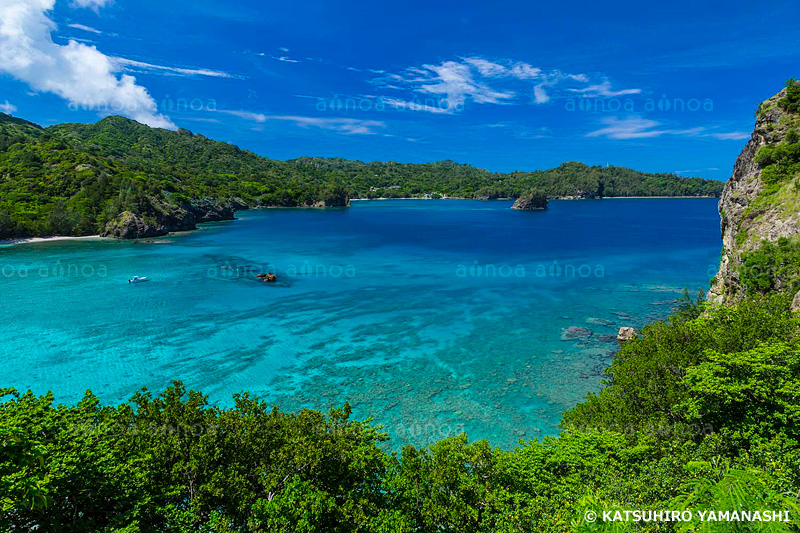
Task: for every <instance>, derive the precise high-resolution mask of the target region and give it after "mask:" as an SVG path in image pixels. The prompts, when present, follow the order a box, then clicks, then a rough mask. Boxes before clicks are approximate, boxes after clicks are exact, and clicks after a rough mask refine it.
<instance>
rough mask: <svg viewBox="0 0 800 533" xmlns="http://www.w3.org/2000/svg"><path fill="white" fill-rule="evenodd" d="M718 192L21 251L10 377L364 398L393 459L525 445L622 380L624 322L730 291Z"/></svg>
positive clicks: (381, 204) (324, 405)
mask: <svg viewBox="0 0 800 533" xmlns="http://www.w3.org/2000/svg"><path fill="white" fill-rule="evenodd" d="M716 202H717V201H716V200H714V199H604V200H580V201H551V202H550V207H549V209H547V210H545V211H529V212H520V211H512V210H511V209H510V206H511V202H508V201H489V202H482V201H471V200H385V201H369V202H367V201H363V202H354V203H353V206H352V207H351V208H349V209H338V210H337V209H330V210H314V209H264V210H253V211H244V212H240V213H238V214H237V220H235V221H230V222H220V223H212V224H206V225H203V226H202V227H201V229H199V230H198V231H195V232H189V233H184V234H179V235H170V236H167V237H163V238H159V239H152V240H151V242H138V243H135V242H122V241H113V240H81V241H53V242H43V243H31V244H22V245H14V246H6V247H2V248H0V267H2V270H0V303H2V307H3V311H4V312H3V313H2V314H0V358H2V360H3V364H2V365H0V387H15V388H17V389H18V390H20V391H24V390H28V389H31V390H33V391H34V392H35V393H37V394H44V393H46V392H47V391H52V392H53V393H54V395H55V399H56V402H57V403H68V404H71V403H75V402H76V401H78V400H79V399H80V398H81V397H82V396H83V394H84V393H85V391H86V390H87V389H90V390H91V391H92V392H93V393H94V394H95V395H97V396H98V397H99V398H100V399H101V400H102V401H104V402H109V403H117V402H122V401H126V400H127V399H129V398H130V397H131V396H132V395H133V393H134V392H135V391H137V390H138V389H140V388H141V387H144V386H146V387H147V388H148V389H149V390H151V391H153V392H158V391H161V390H163V389H164V388H165V387H166V386H168V385H169V383H170V382H171V381H172V380H175V379H179V380H181V381H183V382H184V384H185V385H186V386H187V387H189V388H193V389H197V390H200V391H202V392H204V393H206V394H207V395H208V396H209V401H210V402H211V403H213V404H218V405H231V404H232V401H233V400H232V395H233V394H234V393H236V392H240V391H250V393H251V394H252V395H258V396H260V397H262V398H263V399H265V400H266V401H268V402H269V403H272V404H275V405H277V406H279V407H280V408H282V409H284V410H297V409H300V408H303V407H309V408H316V409H322V410H327V409H328V408H330V407H340V406H342V405H343V404H344V402H345V401H347V402H349V403H350V404H351V406H352V407H353V413H354V415H353V416H354V417H356V418H358V419H364V418H367V417H371V418H372V419H373V423H374V424H377V425H382V426H383V427H384V430H385V431H387V432H388V433H389V435H390V437H391V441H390V444H389V446H390V447H392V448H393V449H398V448H399V447H400V446H401V445H402V444H405V443H412V444H416V445H427V444H430V443H431V442H434V441H436V440H439V439H441V438H443V437H447V436H451V435H454V434H457V433H461V432H466V433H467V434H468V435H469V438H470V439H471V440H477V439H484V438H485V439H489V441H490V443H491V444H492V445H494V446H500V447H502V448H506V449H511V448H513V447H514V446H515V445H516V444H517V443H518V442H519V440H520V439H525V440H527V439H532V438H539V439H541V438H542V437H544V436H547V435H556V434H558V423H559V421H560V417H561V413H562V412H563V411H564V410H566V409H570V408H571V407H573V406H574V405H575V404H576V403H578V402H580V401H581V400H582V399H583V398H585V396H586V394H587V393H590V392H596V391H598V390H600V388H601V387H602V383H601V380H602V377H603V372H604V370H605V369H606V368H607V367H608V366H609V365H610V364H611V361H612V360H613V356H614V352H615V350H616V348H617V344H616V340H615V336H616V333H617V330H618V329H619V328H620V327H621V326H634V327H636V328H641V327H642V326H644V325H645V324H647V323H649V322H652V321H654V320H660V319H664V318H665V317H667V316H668V315H669V313H670V311H671V308H672V307H673V306H674V304H675V300H676V298H678V297H679V296H680V294H681V291H682V290H683V288H684V287H688V288H689V289H691V290H696V289H697V288H700V287H702V288H704V289H706V288H707V287H708V282H709V279H710V278H711V277H712V276H713V274H714V272H715V270H716V267H717V265H718V260H719V253H720V247H721V241H720V237H719V217H718V214H717V210H716ZM266 272H274V273H275V274H276V275H277V278H278V280H277V282H276V283H274V284H272V283H264V282H261V281H260V280H259V279H258V278H257V277H256V275H257V274H258V273H266ZM134 275H138V276H147V278H148V281H147V282H144V283H136V284H129V283H128V279H129V278H131V277H132V276H134Z"/></svg>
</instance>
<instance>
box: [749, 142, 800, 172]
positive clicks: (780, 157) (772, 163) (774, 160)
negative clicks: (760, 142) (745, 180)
mask: <svg viewBox="0 0 800 533" xmlns="http://www.w3.org/2000/svg"><path fill="white" fill-rule="evenodd" d="M798 135H799V134H798V133H797V131H796V130H789V132H788V133H787V134H786V137H785V139H784V140H783V142H781V143H778V144H768V145H765V146H762V147H761V148H760V149H759V150H758V153H756V157H755V162H756V163H758V164H759V165H760V166H761V179H762V180H764V183H766V184H767V185H775V184H778V183H781V182H783V181H786V180H788V179H790V178H792V177H794V176H796V175H798V173H800V141H798Z"/></svg>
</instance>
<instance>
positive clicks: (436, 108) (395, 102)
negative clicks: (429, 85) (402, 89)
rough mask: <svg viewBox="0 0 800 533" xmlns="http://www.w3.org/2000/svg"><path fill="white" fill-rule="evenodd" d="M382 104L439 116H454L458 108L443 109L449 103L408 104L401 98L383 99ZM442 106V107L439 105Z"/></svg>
mask: <svg viewBox="0 0 800 533" xmlns="http://www.w3.org/2000/svg"><path fill="white" fill-rule="evenodd" d="M381 102H382V103H383V104H384V105H385V106H387V107H394V108H395V109H407V110H409V111H427V112H428V113H438V114H444V115H448V114H452V113H454V112H455V111H456V109H457V108H456V107H450V106H446V107H442V105H446V104H447V103H448V102H444V101H442V102H437V105H426V104H421V103H419V102H407V101H405V100H400V99H399V98H381ZM439 104H442V105H439Z"/></svg>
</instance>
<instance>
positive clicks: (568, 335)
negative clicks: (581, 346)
mask: <svg viewBox="0 0 800 533" xmlns="http://www.w3.org/2000/svg"><path fill="white" fill-rule="evenodd" d="M591 336H592V330H590V329H588V328H582V327H580V326H570V327H568V328H567V329H565V330H564V331H562V332H561V340H563V341H568V340H572V339H583V338H586V337H591Z"/></svg>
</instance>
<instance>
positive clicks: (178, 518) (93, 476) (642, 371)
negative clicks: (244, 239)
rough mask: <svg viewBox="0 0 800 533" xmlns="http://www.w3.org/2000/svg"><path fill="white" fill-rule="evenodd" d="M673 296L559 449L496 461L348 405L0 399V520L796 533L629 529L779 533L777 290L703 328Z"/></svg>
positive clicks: (795, 357) (793, 394)
mask: <svg viewBox="0 0 800 533" xmlns="http://www.w3.org/2000/svg"><path fill="white" fill-rule="evenodd" d="M686 301H687V305H689V303H690V304H691V308H689V307H685V308H682V312H679V314H678V315H676V316H675V317H673V318H671V319H670V320H669V321H667V322H659V323H655V324H653V325H651V326H648V327H646V328H644V330H643V332H642V336H641V337H640V338H638V339H635V340H632V341H630V342H627V343H625V345H624V346H623V348H622V350H621V352H620V354H619V356H618V357H617V358H616V359H615V360H614V362H613V364H612V365H611V368H610V369H609V371H608V384H607V387H606V388H605V389H604V390H602V391H601V392H600V393H599V394H596V395H590V396H589V397H588V398H587V401H586V402H584V403H583V404H580V405H578V406H577V407H576V408H575V409H573V410H571V411H569V412H567V413H565V415H564V423H563V425H564V428H565V430H564V432H563V433H562V435H561V436H560V437H558V438H554V437H547V438H545V439H544V440H543V441H541V442H540V441H535V440H534V441H530V442H525V443H520V446H519V447H518V448H517V449H515V450H511V451H504V450H499V449H493V448H491V447H490V445H489V444H488V443H487V442H485V441H480V442H474V443H470V442H469V441H468V439H467V437H466V435H459V436H457V437H451V438H448V439H444V440H442V441H440V442H438V443H435V444H433V445H432V446H430V447H429V448H417V447H414V446H406V447H404V448H403V450H402V453H401V454H399V455H397V454H392V455H391V456H390V455H387V454H385V453H384V452H383V451H382V450H381V448H380V446H381V443H383V442H384V441H385V440H386V436H385V435H384V434H382V433H380V431H378V429H376V428H374V427H372V426H371V425H369V423H368V422H354V421H351V420H350V414H351V412H350V408H349V406H347V405H345V407H344V408H342V409H334V410H332V411H331V412H330V413H329V414H328V416H323V415H322V414H321V413H319V412H316V411H310V410H303V411H300V412H299V413H296V414H285V413H281V412H280V411H278V410H277V409H271V408H269V407H268V406H266V405H265V404H264V403H263V402H261V401H260V400H258V399H255V398H250V397H249V396H248V395H246V394H243V395H239V396H236V397H235V401H234V406H233V407H232V408H230V409H222V408H219V407H214V406H210V405H209V404H208V402H207V399H206V397H205V396H203V395H201V394H199V393H197V392H187V391H185V390H184V388H183V386H182V385H181V384H180V383H177V382H176V383H174V384H173V386H172V387H170V388H169V389H167V390H166V391H165V392H164V393H163V394H161V395H158V396H155V397H154V396H152V395H151V394H150V393H149V392H147V391H142V392H140V393H138V394H137V395H136V396H134V398H133V399H132V401H131V402H129V403H125V404H122V405H118V406H102V405H100V403H99V401H98V400H97V398H95V397H94V396H92V395H91V394H90V393H87V395H86V396H85V398H84V399H83V400H82V401H80V402H79V403H78V404H77V405H75V406H73V407H67V406H62V405H58V406H55V405H54V404H53V398H52V396H51V395H47V396H43V397H36V396H34V395H32V394H31V393H27V394H24V395H21V396H20V395H17V394H13V395H11V397H10V398H8V399H7V401H6V402H5V403H2V404H0V434H2V435H11V436H13V437H12V438H11V439H9V438H6V440H5V441H4V442H5V443H6V444H5V445H4V446H3V448H2V455H0V487H2V490H3V496H4V500H3V506H4V507H3V520H5V522H4V523H3V524H2V525H3V526H5V527H6V528H7V529H10V530H15V531H17V530H18V531H56V532H58V531H70V532H72V531H77V532H80V531H105V532H111V531H117V532H122V531H181V532H189V531H218V532H234V531H237V532H238V531H264V532H273V531H278V532H296V531H304V532H312V531H334V532H336V531H365V532H385V533H390V532H391V533H395V532H430V533H433V532H437V533H438V532H440V531H458V532H462V531H463V532H476V533H477V532H484V531H487V532H512V533H514V532H515V533H527V532H530V531H537V532H538V531H543V532H548V531H549V532H556V531H558V532H560V531H587V532H588V531H630V530H631V528H633V527H634V526H633V524H631V523H621V522H613V521H612V522H609V521H604V520H603V519H602V512H603V511H614V510H631V509H642V510H647V509H652V510H664V509H670V510H682V509H690V510H692V511H693V513H694V516H695V517H697V516H698V511H701V510H716V511H734V510H737V511H742V510H744V511H751V512H752V511H756V510H759V511H764V510H778V511H783V510H786V511H790V513H791V515H792V518H793V519H794V520H795V522H781V523H772V524H767V523H764V524H767V525H764V524H760V523H752V524H751V523H735V524H734V523H716V524H714V523H709V522H697V521H695V522H692V523H658V522H653V523H640V524H638V525H637V526H636V529H637V530H644V531H674V530H678V531H689V530H696V529H699V530H703V531H716V530H720V531H729V530H736V531H739V530H741V531H750V530H756V531H758V530H764V531H796V530H797V529H796V528H797V527H798V525H797V523H796V519H797V518H798V517H800V509H799V508H798V501H797V494H798V490H800V471H798V469H797V464H798V463H799V462H800V431H799V430H798V428H800V403H798V398H800V338H798V334H799V333H800V317H795V316H794V315H793V314H792V313H791V312H790V311H789V309H788V307H789V302H788V299H787V298H786V297H784V296H781V295H771V296H768V297H758V298H755V299H748V300H745V301H743V302H741V303H740V304H739V305H738V306H737V307H732V308H729V307H720V308H706V307H703V308H702V309H701V314H700V315H698V314H697V310H698V309H700V308H699V307H696V306H697V304H698V301H697V300H696V299H694V298H691V297H690V296H689V294H688V292H687V294H686ZM687 309H691V311H690V312H685V311H686V310H687ZM589 511H592V512H596V513H597V516H599V517H601V518H600V519H599V520H597V521H595V522H589V521H587V520H586V519H585V517H586V516H587V512H589ZM761 526H764V527H762V528H761V529H759V527H761ZM703 528H705V529H703ZM731 528H733V529H731Z"/></svg>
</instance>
